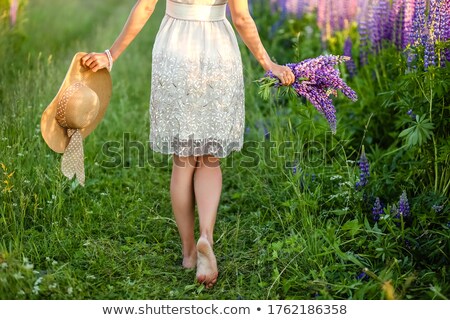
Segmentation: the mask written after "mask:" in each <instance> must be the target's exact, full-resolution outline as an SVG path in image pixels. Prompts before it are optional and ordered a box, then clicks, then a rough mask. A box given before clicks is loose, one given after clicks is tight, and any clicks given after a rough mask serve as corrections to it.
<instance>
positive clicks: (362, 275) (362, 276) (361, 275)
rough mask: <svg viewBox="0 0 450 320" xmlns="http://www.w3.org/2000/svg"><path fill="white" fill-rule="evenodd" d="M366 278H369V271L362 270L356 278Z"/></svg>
mask: <svg viewBox="0 0 450 320" xmlns="http://www.w3.org/2000/svg"><path fill="white" fill-rule="evenodd" d="M365 278H368V276H367V273H365V272H361V273H359V274H358V275H357V276H356V279H358V280H364V279H365Z"/></svg>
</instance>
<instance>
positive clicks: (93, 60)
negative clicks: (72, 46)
mask: <svg viewBox="0 0 450 320" xmlns="http://www.w3.org/2000/svg"><path fill="white" fill-rule="evenodd" d="M81 64H82V65H83V66H84V67H86V68H89V69H91V70H92V71H94V72H97V71H98V70H100V69H103V68H108V66H109V60H108V56H107V55H106V53H105V52H102V53H96V52H91V53H88V54H86V55H85V56H83V57H82V58H81Z"/></svg>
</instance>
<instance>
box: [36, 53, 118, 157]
mask: <svg viewBox="0 0 450 320" xmlns="http://www.w3.org/2000/svg"><path fill="white" fill-rule="evenodd" d="M84 55H86V53H84V52H78V53H77V54H75V56H74V57H73V59H72V63H71V64H70V67H69V70H68V71H67V74H66V77H65V78H64V81H63V83H62V85H61V87H60V88H59V91H58V93H57V94H56V96H55V98H54V99H53V100H52V102H50V104H49V105H48V107H47V108H46V109H45V110H44V112H43V113H42V118H41V133H42V137H43V138H44V140H45V142H46V143H47V145H48V146H49V147H50V148H51V149H52V150H53V151H55V152H58V153H63V152H64V151H65V149H66V147H67V145H68V144H69V137H68V135H67V129H66V128H63V127H61V126H60V125H59V124H58V121H57V120H56V111H57V106H58V101H59V99H60V97H61V95H62V94H63V93H64V91H65V90H66V89H67V87H69V86H70V85H72V84H74V83H76V82H82V83H83V84H85V85H86V86H87V87H89V88H90V89H92V90H93V91H94V92H95V93H97V96H98V98H99V110H98V113H97V116H96V117H95V119H94V120H93V121H92V122H91V123H90V124H89V125H88V126H86V127H85V128H82V129H80V132H81V135H82V137H83V138H85V137H87V136H88V135H89V134H90V133H91V132H92V131H93V130H94V129H95V127H97V125H98V124H99V123H100V121H101V120H102V119H103V117H104V115H105V113H106V109H107V107H108V104H109V100H110V98H111V93H112V81H111V75H110V74H109V72H108V70H106V69H101V70H99V71H97V72H93V71H92V70H90V69H88V68H85V67H84V66H82V64H81V58H82V57H83V56H84Z"/></svg>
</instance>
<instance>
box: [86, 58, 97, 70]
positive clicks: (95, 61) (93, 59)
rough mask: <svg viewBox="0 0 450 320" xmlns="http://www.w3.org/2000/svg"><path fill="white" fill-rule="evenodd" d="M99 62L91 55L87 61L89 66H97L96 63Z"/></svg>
mask: <svg viewBox="0 0 450 320" xmlns="http://www.w3.org/2000/svg"><path fill="white" fill-rule="evenodd" d="M97 64H98V62H97V59H95V58H94V57H91V58H90V59H89V60H88V61H87V62H86V65H87V66H88V67H89V68H91V69H92V68H93V67H95V66H96V65H97Z"/></svg>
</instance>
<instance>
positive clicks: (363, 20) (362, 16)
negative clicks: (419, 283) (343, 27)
mask: <svg viewBox="0 0 450 320" xmlns="http://www.w3.org/2000/svg"><path fill="white" fill-rule="evenodd" d="M358 9H359V11H358V15H357V23H358V33H359V39H360V40H359V52H360V53H359V62H360V65H361V66H364V65H366V64H367V54H368V51H369V38H368V30H367V18H368V9H369V7H368V2H367V1H366V0H359V2H358Z"/></svg>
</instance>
